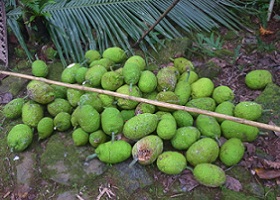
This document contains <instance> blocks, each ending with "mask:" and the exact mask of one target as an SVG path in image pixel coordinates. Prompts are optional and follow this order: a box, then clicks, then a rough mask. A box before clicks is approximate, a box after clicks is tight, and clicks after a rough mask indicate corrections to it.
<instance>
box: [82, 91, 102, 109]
mask: <svg viewBox="0 0 280 200" xmlns="http://www.w3.org/2000/svg"><path fill="white" fill-rule="evenodd" d="M79 105H80V106H83V105H91V106H92V107H93V108H94V109H95V110H97V112H99V113H101V112H102V111H103V110H104V106H103V103H102V101H101V99H100V98H99V95H98V93H96V92H86V93H84V94H83V95H82V96H81V97H80V101H79Z"/></svg>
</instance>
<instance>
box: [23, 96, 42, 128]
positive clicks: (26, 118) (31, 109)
mask: <svg viewBox="0 0 280 200" xmlns="http://www.w3.org/2000/svg"><path fill="white" fill-rule="evenodd" d="M43 117H44V110H43V107H42V106H41V105H40V104H38V103H35V102H33V101H28V102H26V103H25V104H23V106H22V113H21V118H22V122H23V123H24V124H26V125H28V126H31V127H36V126H37V125H38V123H39V121H40V120H41V119H42V118H43Z"/></svg>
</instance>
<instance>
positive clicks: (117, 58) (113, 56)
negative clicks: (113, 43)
mask: <svg viewBox="0 0 280 200" xmlns="http://www.w3.org/2000/svg"><path fill="white" fill-rule="evenodd" d="M102 57H103V58H108V59H110V60H112V61H113V62H114V63H122V62H124V61H125V60H126V58H127V56H126V54H125V51H124V50H123V49H121V48H120V47H109V48H107V49H105V51H104V52H103V53H102Z"/></svg>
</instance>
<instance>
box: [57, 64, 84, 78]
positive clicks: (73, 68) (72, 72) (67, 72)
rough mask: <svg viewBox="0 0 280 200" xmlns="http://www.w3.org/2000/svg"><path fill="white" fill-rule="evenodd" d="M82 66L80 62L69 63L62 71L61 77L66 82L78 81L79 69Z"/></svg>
mask: <svg viewBox="0 0 280 200" xmlns="http://www.w3.org/2000/svg"><path fill="white" fill-rule="evenodd" d="M80 67H81V65H80V64H79V63H72V64H70V65H68V66H67V67H66V68H65V69H64V70H63V71H62V73H61V76H60V79H61V81H62V82H64V83H76V78H75V76H76V74H77V70H78V69H79V68H80Z"/></svg>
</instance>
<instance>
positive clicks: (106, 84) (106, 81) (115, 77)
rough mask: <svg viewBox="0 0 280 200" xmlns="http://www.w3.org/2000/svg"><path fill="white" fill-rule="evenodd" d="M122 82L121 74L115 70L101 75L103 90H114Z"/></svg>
mask: <svg viewBox="0 0 280 200" xmlns="http://www.w3.org/2000/svg"><path fill="white" fill-rule="evenodd" d="M123 83H124V80H123V76H122V74H120V73H118V72H116V71H108V72H105V73H104V74H103V76H102V77H101V87H102V88H103V89H104V90H110V91H115V90H117V89H118V88H119V87H121V86H122V85H123Z"/></svg>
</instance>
